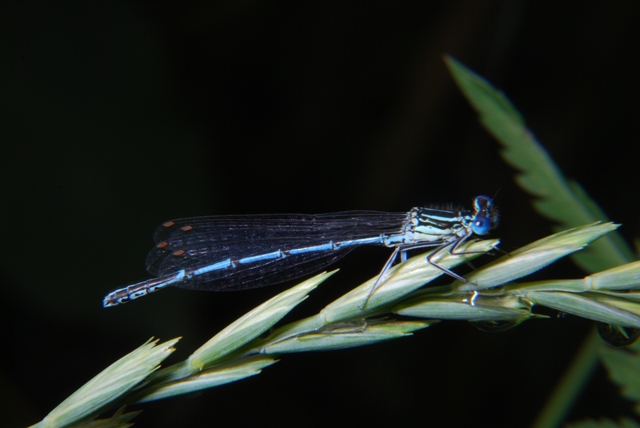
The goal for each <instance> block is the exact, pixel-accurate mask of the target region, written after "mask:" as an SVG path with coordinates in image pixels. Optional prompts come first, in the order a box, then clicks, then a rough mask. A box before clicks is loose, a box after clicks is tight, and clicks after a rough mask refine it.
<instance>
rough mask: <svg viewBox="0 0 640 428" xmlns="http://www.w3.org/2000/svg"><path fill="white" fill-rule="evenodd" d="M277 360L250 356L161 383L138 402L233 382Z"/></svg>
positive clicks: (254, 373) (259, 370)
mask: <svg viewBox="0 0 640 428" xmlns="http://www.w3.org/2000/svg"><path fill="white" fill-rule="evenodd" d="M276 362H277V360H276V359H274V358H272V357H266V356H251V357H248V358H244V359H241V360H238V361H233V362H230V363H227V364H223V365H221V366H219V367H215V368H212V369H209V370H205V371H202V372H200V373H198V374H195V375H192V376H190V377H189V378H187V379H184V380H179V381H175V382H170V383H167V384H163V385H162V386H159V387H156V388H151V389H150V390H149V391H148V392H147V393H146V394H145V395H144V396H143V397H142V398H140V400H139V401H138V403H145V402H148V401H154V400H160V399H162V398H168V397H173V396H177V395H182V394H188V393H192V392H196V391H201V390H203V389H208V388H213V387H216V386H220V385H224V384H226V383H231V382H235V381H237V380H240V379H244V378H247V377H250V376H255V375H257V374H259V373H260V372H261V371H262V369H263V368H265V367H267V366H270V365H272V364H274V363H276Z"/></svg>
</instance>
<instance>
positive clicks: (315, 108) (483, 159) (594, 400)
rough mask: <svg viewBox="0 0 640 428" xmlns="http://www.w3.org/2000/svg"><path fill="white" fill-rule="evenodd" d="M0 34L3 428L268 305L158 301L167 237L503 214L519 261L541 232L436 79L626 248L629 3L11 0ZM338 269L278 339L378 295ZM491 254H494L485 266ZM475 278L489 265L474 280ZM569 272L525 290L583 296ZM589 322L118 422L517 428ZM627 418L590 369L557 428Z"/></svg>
mask: <svg viewBox="0 0 640 428" xmlns="http://www.w3.org/2000/svg"><path fill="white" fill-rule="evenodd" d="M1 8H2V10H1V11H0V16H2V19H3V21H4V24H3V25H2V28H3V35H4V36H3V40H4V42H3V45H4V48H3V49H2V57H3V58H4V60H3V61H2V64H3V67H2V69H3V71H5V72H4V73H3V76H4V78H2V79H0V85H1V87H2V91H1V92H0V93H1V94H2V96H1V98H2V104H6V113H5V114H3V115H2V116H3V117H2V119H1V120H0V123H1V125H0V126H1V130H2V132H1V133H0V137H1V138H2V141H3V142H4V143H3V144H2V145H1V147H2V153H3V154H2V168H1V172H2V181H1V183H2V189H3V190H2V201H3V203H2V208H1V212H2V219H1V223H0V225H1V226H0V227H2V231H3V233H2V245H1V246H0V247H1V248H2V253H1V256H0V260H1V261H2V266H1V269H0V275H1V277H0V281H1V282H0V286H1V287H2V298H1V299H0V314H1V318H0V321H1V322H0V325H1V326H2V327H1V332H2V336H1V337H2V340H3V346H2V352H1V355H2V357H1V358H2V359H1V365H0V367H2V371H1V372H0V393H1V395H2V400H1V406H2V409H3V412H2V414H3V420H4V421H5V422H7V421H8V422H9V426H24V425H28V424H31V423H35V422H37V421H38V420H40V419H41V418H43V417H44V416H45V415H46V414H47V413H48V412H49V411H50V410H51V409H53V408H54V407H55V406H56V405H57V404H58V403H59V402H61V401H62V400H63V399H64V398H66V397H67V396H68V395H69V394H71V393H72V392H73V391H74V390H76V389H77V388H78V387H80V386H81V385H82V384H84V383H85V382H86V381H88V380H89V379H90V378H91V377H93V376H94V375H95V374H97V373H98V372H99V371H101V370H102V369H103V368H105V367H106V366H107V365H109V364H110V363H111V362H113V361H115V360H116V359H118V358H120V357H121V356H122V355H124V354H126V353H127V352H129V351H131V350H133V349H134V348H136V347H137V346H139V345H140V344H142V343H143V342H145V341H146V340H147V339H148V338H149V337H151V336H155V337H160V338H162V339H170V338H173V337H176V336H183V339H182V340H181V341H180V342H179V343H178V351H176V352H175V353H174V354H173V356H172V357H170V359H169V360H168V361H167V364H170V363H172V362H177V361H180V360H181V359H184V358H186V357H187V356H188V355H189V354H190V353H191V352H192V351H193V350H195V349H196V348H197V347H198V346H199V345H200V344H202V343H204V342H205V341H206V340H207V339H208V338H210V337H211V336H213V335H214V334H215V333H216V332H217V331H219V330H220V329H221V328H223V327H224V326H226V325H227V324H229V323H230V322H232V321H233V320H235V319H236V318H238V317H239V316H241V315H242V314H244V313H245V312H246V311H248V310H249V309H251V308H253V307H254V306H256V305H257V304H259V303H261V302H262V301H264V300H266V299H268V298H270V297H272V296H273V295H275V294H276V293H278V292H280V291H282V290H284V289H285V288H286V285H281V286H275V287H270V288H265V289H259V290H253V291H247V292H236V293H205V292H195V291H184V290H179V289H170V290H165V291H162V292H161V293H157V294H154V295H152V296H149V297H146V298H144V299H141V300H140V301H137V302H134V303H132V304H129V305H124V306H122V307H118V308H114V309H103V308H102V307H101V302H102V297H103V296H104V295H105V294H106V292H108V291H110V290H112V289H114V288H117V287H121V286H124V285H127V284H128V283H133V282H136V281H139V280H143V279H146V278H147V277H148V274H146V272H145V271H144V258H145V255H146V252H147V251H148V250H149V248H150V247H151V245H152V242H151V233H152V231H153V230H154V228H155V227H156V226H157V225H158V224H159V223H161V222H162V221H165V220H168V219H171V218H179V217H186V216H197V215H208V214H209V215H210V214H242V213H245V214H249V213H275V212H309V213H315V212H331V211H341V210H349V209H377V210H384V211H407V210H408V209H410V208H411V207H413V206H417V205H423V204H429V203H438V202H451V203H454V204H461V205H466V206H469V205H470V203H471V200H472V198H473V197H474V196H476V195H478V194H488V195H494V194H496V192H498V193H497V196H496V204H497V205H498V206H499V207H500V209H501V215H502V217H501V218H502V222H501V226H500V228H499V229H497V230H496V231H495V233H494V236H495V237H499V238H500V239H501V242H502V244H501V247H502V248H503V249H504V250H507V251H508V250H512V249H515V248H517V247H519V246H521V245H523V244H526V243H528V242H530V241H532V240H534V239H537V238H540V237H543V236H545V235H547V234H548V233H549V232H550V226H551V224H550V222H549V221H547V220H545V219H543V218H541V217H540V216H538V215H537V214H536V213H535V212H534V211H533V210H532V208H531V205H530V202H531V200H530V197H529V196H528V195H526V194H524V193H523V192H522V191H521V190H520V189H519V188H518V187H517V186H516V185H515V183H514V181H513V175H514V171H513V170H512V169H510V168H509V167H508V166H506V165H505V164H504V163H503V162H502V160H501V158H500V157H499V154H498V152H499V146H498V144H497V143H496V142H495V141H493V140H492V139H491V138H490V137H489V136H488V135H487V133H486V132H485V131H484V130H483V129H482V128H481V126H480V125H479V124H478V123H477V119H476V115H475V113H473V111H472V110H471V108H470V107H469V106H468V105H467V104H466V103H465V101H464V99H463V98H462V96H461V95H460V93H459V92H458V91H457V89H456V87H455V85H454V83H453V81H452V79H451V77H450V76H449V75H448V73H447V70H446V67H445V65H444V63H443V61H442V57H443V55H444V54H447V53H448V54H450V55H452V56H454V57H455V58H457V59H459V60H460V61H462V62H463V63H464V64H466V65H468V66H469V67H471V68H472V69H474V70H475V71H477V72H478V73H480V74H481V75H483V76H485V77H486V78H488V79H489V80H490V81H491V82H492V83H493V84H495V85H496V86H497V87H499V88H501V89H503V90H504V91H505V92H506V93H507V94H508V95H509V97H510V98H511V100H512V101H513V102H514V103H515V104H516V106H517V107H518V108H519V109H520V111H521V112H522V113H523V115H524V117H525V118H526V120H527V123H528V125H529V126H530V128H531V129H532V130H533V132H535V133H536V135H537V137H538V138H539V139H540V141H541V142H542V143H543V144H544V145H545V146H546V147H547V149H548V150H549V152H550V153H551V155H552V156H553V158H554V159H555V160H556V162H557V163H558V165H559V166H560V167H561V168H562V169H563V171H564V172H565V173H566V175H567V176H569V177H571V178H575V179H577V180H578V181H580V183H582V184H583V185H584V186H585V188H586V189H587V191H588V192H589V193H590V194H591V195H592V196H593V197H594V198H595V199H596V200H598V201H599V202H600V203H601V205H602V206H603V208H604V209H605V211H607V213H608V214H609V215H610V217H611V218H612V219H613V220H615V221H617V222H620V223H623V224H624V227H623V228H622V229H621V232H622V233H623V235H624V236H625V237H626V238H627V239H632V238H633V236H634V235H637V232H638V227H639V226H640V224H639V222H638V219H637V202H636V193H637V191H636V183H637V181H638V179H637V163H638V162H637V159H638V157H637V150H636V148H635V146H636V144H637V128H638V126H637V121H638V115H637V99H638V95H640V94H639V93H638V87H639V86H638V83H637V79H638V76H639V75H640V73H639V71H640V70H639V67H638V61H637V56H638V52H639V48H640V46H639V43H638V42H639V40H640V39H639V38H638V35H639V34H638V25H637V22H638V17H639V12H640V5H639V4H638V3H637V2H635V1H613V2H607V3H601V2H598V3H596V2H577V1H568V2H552V1H542V2H527V1H485V2H477V1H471V0H466V1H464V0H462V1H450V2H395V3H393V4H392V2H376V1H373V2H349V3H346V2H335V3H325V2H256V1H221V2H197V1H196V2H190V3H189V4H188V5H185V6H178V5H177V3H175V2H144V1H134V2H101V1H96V2H80V1H75V2H74V1H68V2H65V5H64V6H60V5H54V4H53V3H50V2H36V1H23V2H19V3H18V2H13V4H11V5H6V4H5V5H4V6H2V7H1ZM386 257H388V250H386V249H381V248H371V249H362V250H358V251H356V252H354V253H353V254H351V255H350V256H348V257H347V258H346V259H344V260H343V261H341V262H340V263H339V264H338V265H337V266H338V267H340V268H341V271H340V273H339V274H338V275H335V276H334V277H332V278H331V279H330V280H329V281H328V282H326V283H324V284H323V285H322V286H321V288H320V290H318V291H316V292H314V293H313V294H312V296H311V298H310V299H308V301H306V302H305V303H303V304H302V305H301V306H300V307H299V308H297V309H296V310H295V311H294V313H292V314H291V315H290V317H289V318H287V319H286V320H289V321H292V320H295V319H298V318H300V317H303V316H307V315H310V314H312V313H315V312H316V311H317V310H319V309H320V308H322V307H323V306H324V305H325V304H327V303H328V302H330V301H331V299H333V298H335V297H338V296H339V295H341V294H343V293H344V292H346V291H348V290H349V289H350V288H351V287H353V286H355V285H357V284H359V281H362V280H365V279H367V278H369V277H371V276H373V275H375V274H376V273H377V272H378V271H379V269H380V266H381V265H382V263H383V262H384V260H386ZM484 260H490V258H485V259H484ZM478 263H482V260H479V261H478ZM582 275H583V273H581V272H580V271H579V270H578V269H577V268H575V267H574V266H573V265H572V264H571V262H570V261H562V262H560V263H558V264H557V265H556V266H554V267H552V268H550V269H548V270H545V271H544V272H542V273H540V274H538V275H537V276H536V278H548V277H563V278H574V277H576V278H577V277H581V276H582ZM591 326H592V324H591V323H590V322H588V321H585V320H580V319H576V318H571V317H568V318H563V319H557V318H551V319H549V320H542V321H532V322H529V323H525V324H524V325H522V326H520V327H518V328H516V329H513V330H510V331H508V332H505V333H500V334H488V333H482V332H480V331H478V330H475V329H474V328H472V327H471V326H469V325H468V324H467V323H464V322H458V323H457V322H446V323H441V324H439V325H437V326H435V327H432V328H429V329H426V330H424V331H422V332H419V333H417V334H416V335H415V336H414V337H410V338H406V339H402V340H397V341H393V342H388V343H384V344H380V345H376V346H371V347H363V348H358V349H352V350H346V351H339V352H331V353H312V354H300V355H291V356H286V357H283V358H282V360H281V362H280V363H278V364H276V365H275V366H272V367H270V368H267V369H265V370H264V372H263V373H262V374H261V375H259V376H256V377H253V378H251V379H247V380H243V381H240V382H237V383H234V384H230V385H226V386H223V387H220V388H216V389H213V390H209V391H206V392H204V393H203V394H200V395H197V396H187V397H180V398H175V399H169V400H164V401H161V402H157V403H153V404H150V405H143V406H139V407H136V408H141V409H144V412H143V413H142V415H140V416H139V417H138V418H136V421H137V422H138V423H139V425H140V426H193V425H195V424H197V423H205V422H208V423H211V424H212V425H213V424H215V425H220V426H225V425H235V426H249V425H253V426H263V425H265V424H274V423H277V424H279V425H282V426H294V425H299V424H305V425H306V426H323V427H324V426H332V425H333V426H345V425H365V424H372V425H383V424H385V425H387V424H394V425H401V424H407V423H425V424H429V425H431V426H434V425H435V426H442V425H447V426H462V425H469V424H476V423H478V422H479V421H481V422H483V423H487V424H490V425H509V426H526V425H528V424H530V423H531V421H532V420H533V418H534V417H535V416H536V414H537V412H538V411H539V410H540V409H541V407H542V406H543V404H544V403H545V400H546V397H547V395H548V394H549V392H550V391H551V390H552V388H553V387H554V385H555V383H556V381H557V379H558V378H559V377H560V376H561V375H562V373H563V372H564V370H565V368H566V367H567V365H568V363H569V362H570V361H571V359H572V356H573V355H574V353H575V351H576V349H577V347H578V346H579V344H580V343H581V342H582V340H583V338H584V337H585V336H586V335H587V333H588V331H589V329H590V328H591ZM620 414H631V405H630V404H628V403H626V402H624V401H621V400H620V399H619V398H618V395H617V391H616V388H615V387H614V386H611V385H610V384H608V383H606V382H605V374H604V372H603V371H602V370H600V371H599V372H598V373H597V377H596V379H595V380H594V382H592V383H591V384H590V386H589V388H588V389H587V390H586V391H585V392H584V394H583V395H582V396H581V398H580V401H579V403H578V404H577V406H576V408H575V409H574V410H573V411H572V413H571V415H570V417H569V420H577V419H580V418H583V417H586V416H593V417H600V416H609V417H617V416H618V415H620Z"/></svg>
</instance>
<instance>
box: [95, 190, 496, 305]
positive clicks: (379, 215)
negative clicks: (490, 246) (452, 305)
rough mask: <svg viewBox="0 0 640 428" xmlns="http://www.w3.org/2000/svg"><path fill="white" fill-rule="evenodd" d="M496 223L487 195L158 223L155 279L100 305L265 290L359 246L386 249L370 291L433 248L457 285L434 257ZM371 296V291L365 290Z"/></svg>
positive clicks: (152, 260)
mask: <svg viewBox="0 0 640 428" xmlns="http://www.w3.org/2000/svg"><path fill="white" fill-rule="evenodd" d="M497 223H498V213H497V210H496V208H495V207H494V206H493V201H492V199H491V198H489V197H488V196H478V197H477V198H475V200H474V209H473V210H450V209H436V208H413V209H411V211H409V212H408V213H387V212H378V211H345V212H339V213H333V214H318V215H306V214H273V215H253V216H250V215H236V216H212V217H194V218H185V219H180V220H172V221H168V222H166V223H163V224H162V225H160V226H159V227H158V228H157V229H156V231H155V233H154V235H153V239H154V242H156V244H157V245H156V246H155V247H154V248H153V249H152V250H151V251H150V252H149V255H148V256H147V261H146V267H147V271H148V272H149V273H150V274H152V275H155V276H157V278H154V279H150V280H147V281H143V282H139V283H137V284H133V285H130V286H128V287H125V288H121V289H118V290H115V291H113V292H111V293H109V294H108V295H107V296H106V297H105V298H104V300H103V306H104V307H109V306H115V305H118V304H120V303H127V302H129V301H130V300H134V299H137V298H138V297H142V296H145V295H147V294H149V293H151V292H154V291H157V290H160V289H162V288H165V287H167V286H170V285H172V286H175V287H180V288H186V289H191V290H209V291H230V290H242V289H248V288H257V287H264V286H266V285H272V284H278V283H280V282H285V281H288V280H291V279H295V278H299V277H301V276H304V275H307V274H310V273H312V272H315V271H318V270H320V269H322V268H324V267H325V266H328V265H330V264H331V263H334V262H335V261H336V260H338V259H340V258H342V257H344V256H345V255H346V254H347V253H348V252H349V251H351V250H353V249H354V248H356V247H359V246H361V245H382V246H385V247H393V248H394V251H393V253H392V254H391V257H390V258H389V260H388V261H387V263H386V264H385V265H384V267H383V269H382V271H381V272H380V276H379V277H378V281H376V283H375V284H374V287H373V288H372V291H371V292H373V290H374V289H375V287H377V285H378V283H380V282H381V280H382V279H383V278H384V276H385V274H386V273H387V271H388V270H389V268H390V267H391V266H392V265H393V263H394V262H395V260H396V259H397V257H398V254H400V257H401V260H402V261H405V260H406V252H407V251H409V250H415V249H418V248H425V247H438V248H437V249H436V251H434V252H432V253H431V254H430V255H429V256H428V257H427V261H428V262H429V263H431V264H432V265H433V266H435V267H437V268H438V269H440V270H442V271H443V272H445V273H447V274H448V275H450V276H452V277H453V278H456V279H458V280H461V281H464V279H463V278H462V277H460V276H459V275H457V274H456V273H454V272H452V271H450V270H449V269H447V268H445V267H443V266H439V265H438V264H436V263H435V262H434V261H433V258H434V257H435V256H436V255H437V254H439V253H441V252H443V251H449V252H451V253H452V254H459V252H457V250H458V247H459V246H460V245H461V244H462V243H463V242H464V241H466V240H467V239H469V237H471V236H472V235H474V234H476V235H484V234H486V233H488V232H489V230H491V229H493V228H494V227H495V226H496V225H497ZM370 294H371V293H370Z"/></svg>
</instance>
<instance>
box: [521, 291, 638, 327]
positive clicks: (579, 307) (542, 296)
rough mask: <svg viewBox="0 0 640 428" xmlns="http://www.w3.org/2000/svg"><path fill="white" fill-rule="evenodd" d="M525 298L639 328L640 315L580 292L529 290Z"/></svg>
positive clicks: (574, 312)
mask: <svg viewBox="0 0 640 428" xmlns="http://www.w3.org/2000/svg"><path fill="white" fill-rule="evenodd" d="M526 298H527V299H528V300H530V301H531V302H532V303H534V304H537V305H543V306H546V307H548V308H552V309H556V310H558V311H560V312H566V313H568V314H573V315H578V316H580V317H582V318H587V319H591V320H594V321H600V322H603V323H606V324H614V325H619V326H623V327H634V328H640V316H638V315H634V314H632V313H630V312H626V311H624V310H621V309H620V308H617V307H611V306H609V305H606V304H604V303H601V302H598V301H596V300H594V299H591V298H588V297H586V296H583V295H580V294H573V293H564V292H558V291H553V292H549V291H531V292H528V293H526Z"/></svg>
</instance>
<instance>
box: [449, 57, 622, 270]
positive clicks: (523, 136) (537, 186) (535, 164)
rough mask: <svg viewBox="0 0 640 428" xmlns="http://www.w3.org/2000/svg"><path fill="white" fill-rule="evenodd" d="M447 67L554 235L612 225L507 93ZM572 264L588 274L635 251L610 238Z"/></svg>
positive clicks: (452, 65)
mask: <svg viewBox="0 0 640 428" xmlns="http://www.w3.org/2000/svg"><path fill="white" fill-rule="evenodd" d="M445 62H446V63H447V66H448V67H449V70H450V71H451V74H452V75H453V78H454V80H455V81H456V83H457V85H458V86H459V88H460V90H461V91H462V93H463V94H464V95H465V96H466V97H467V99H468V100H469V102H470V103H471V105H472V106H473V108H474V109H475V110H476V111H477V112H478V114H479V116H480V122H481V123H482V125H483V126H484V127H485V128H486V129H487V131H489V133H491V135H493V136H494V137H495V138H496V139H497V140H498V141H499V142H500V143H501V144H502V146H503V150H501V152H500V154H501V155H502V157H503V158H504V160H505V161H506V162H507V163H508V164H510V165H511V166H513V167H514V168H516V169H518V170H519V171H520V174H518V175H517V177H516V181H517V182H518V184H519V185H520V186H521V187H522V188H523V189H524V190H526V191H527V192H529V193H530V194H532V195H533V196H535V197H537V198H538V199H536V200H535V201H534V202H533V205H534V207H535V208H536V209H537V210H538V212H539V213H541V214H542V215H544V216H545V217H548V218H550V219H552V220H554V221H556V222H558V223H559V224H558V225H557V227H556V230H562V229H566V228H571V227H576V226H579V225H583V224H586V223H593V222H595V221H608V219H607V217H606V215H605V214H604V212H603V211H602V210H601V209H600V208H599V207H598V205H597V204H596V203H595V202H594V201H593V200H592V199H591V198H590V197H589V196H588V195H587V193H586V192H585V191H584V190H583V189H582V187H580V185H579V184H577V183H575V182H571V181H568V180H567V179H566V178H565V177H564V175H563V174H562V172H561V171H560V169H559V168H558V167H557V166H556V165H555V163H554V162H553V160H552V159H551V157H550V156H549V154H548V153H547V152H546V150H545V149H544V148H543V147H542V145H541V144H540V143H539V142H538V141H537V140H536V138H535V136H534V135H533V133H532V132H531V131H530V130H529V129H528V128H527V127H526V124H525V122H524V120H523V118H522V116H521V115H520V113H519V112H518V111H517V109H516V108H515V107H514V106H513V104H512V103H511V102H510V101H509V100H508V99H507V97H506V96H505V95H504V93H502V92H501V91H499V90H497V89H495V88H494V87H493V86H492V85H491V84H490V83H489V82H487V81H486V80H485V79H483V78H482V77H480V76H478V75H477V74H475V73H473V72H472V71H471V70H469V69H468V68H466V67H465V66H464V65H462V64H461V63H460V62H458V61H456V60H455V59H453V58H451V57H446V58H445ZM572 258H573V260H574V261H575V262H576V263H577V264H578V265H579V266H580V267H582V268H583V269H584V270H585V271H586V272H595V271H598V270H602V269H607V268H610V267H613V266H618V265H621V264H623V263H628V262H630V261H632V260H634V256H633V253H632V251H631V249H630V248H629V246H628V245H627V244H626V243H625V242H624V240H623V239H622V237H620V235H618V234H617V233H612V234H609V235H608V236H607V237H606V238H604V239H602V240H601V241H600V242H598V243H597V244H595V245H592V246H591V247H590V248H589V250H587V251H582V252H580V253H577V254H575V255H573V256H572Z"/></svg>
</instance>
